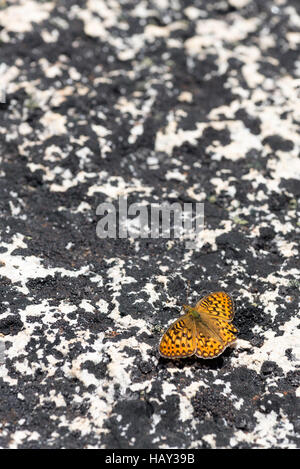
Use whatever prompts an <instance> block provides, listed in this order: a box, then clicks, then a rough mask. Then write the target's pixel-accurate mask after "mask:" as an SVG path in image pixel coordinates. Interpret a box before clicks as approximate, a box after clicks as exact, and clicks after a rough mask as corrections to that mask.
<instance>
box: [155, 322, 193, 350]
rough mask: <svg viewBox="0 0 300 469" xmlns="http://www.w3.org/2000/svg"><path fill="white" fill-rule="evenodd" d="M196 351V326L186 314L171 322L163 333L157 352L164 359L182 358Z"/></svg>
mask: <svg viewBox="0 0 300 469" xmlns="http://www.w3.org/2000/svg"><path fill="white" fill-rule="evenodd" d="M195 349H196V326H195V321H194V318H193V316H192V315H191V314H190V313H188V314H185V315H184V316H181V317H180V318H179V319H177V321H175V322H173V324H171V326H170V327H169V329H168V330H167V331H166V332H165V333H164V335H163V336H162V339H161V341H160V344H159V352H160V354H161V355H162V356H163V357H166V358H184V357H189V356H191V355H194V353H195Z"/></svg>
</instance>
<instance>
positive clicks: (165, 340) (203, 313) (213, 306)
mask: <svg viewBox="0 0 300 469" xmlns="http://www.w3.org/2000/svg"><path fill="white" fill-rule="evenodd" d="M183 308H184V310H185V311H186V313H185V314H184V315H183V316H181V317H180V318H178V319H177V320H176V321H175V322H173V324H171V326H170V327H169V328H168V330H167V331H166V332H165V333H164V335H163V336H162V338H161V341H160V344H159V353H160V355H161V356H162V357H165V358H185V357H190V356H191V355H196V356H197V357H200V358H215V357H217V356H218V355H220V354H221V353H222V352H223V351H224V350H225V348H226V347H227V346H228V345H230V344H232V343H233V342H234V341H235V340H236V336H235V334H236V333H237V332H238V329H237V328H236V327H235V326H234V325H233V324H231V322H232V320H233V318H234V313H235V311H234V304H233V300H232V298H231V297H230V296H229V295H228V294H227V293H225V292H222V291H221V292H214V293H210V294H209V295H207V296H205V297H203V298H202V299H201V300H200V301H198V303H197V304H196V306H195V307H191V306H186V305H184V306H183Z"/></svg>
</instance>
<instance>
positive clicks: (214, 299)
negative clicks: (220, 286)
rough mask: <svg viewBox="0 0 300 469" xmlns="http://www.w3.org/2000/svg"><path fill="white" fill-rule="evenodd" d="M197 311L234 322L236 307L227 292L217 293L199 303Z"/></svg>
mask: <svg viewBox="0 0 300 469" xmlns="http://www.w3.org/2000/svg"><path fill="white" fill-rule="evenodd" d="M195 309H196V310H197V311H199V313H201V312H202V313H204V314H205V313H206V314H209V315H210V316H212V317H218V318H221V319H224V320H225V321H229V322H230V321H232V319H233V317H234V305H233V300H232V298H231V297H230V296H229V295H228V294H227V293H225V292H215V293H210V294H209V295H207V296H205V297H204V298H202V300H200V301H198V303H197V304H196V306H195Z"/></svg>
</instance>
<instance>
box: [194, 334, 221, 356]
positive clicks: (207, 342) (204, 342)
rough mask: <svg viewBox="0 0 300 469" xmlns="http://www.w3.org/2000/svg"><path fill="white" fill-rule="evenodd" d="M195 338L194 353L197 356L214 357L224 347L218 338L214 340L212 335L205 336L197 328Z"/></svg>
mask: <svg viewBox="0 0 300 469" xmlns="http://www.w3.org/2000/svg"><path fill="white" fill-rule="evenodd" d="M196 339H197V346H196V355H197V357H199V358H215V357H217V356H218V355H220V354H221V353H222V352H223V350H224V348H225V346H224V344H223V343H222V342H221V341H220V340H216V339H214V338H213V337H206V336H205V335H204V334H202V332H201V331H199V330H197V333H196Z"/></svg>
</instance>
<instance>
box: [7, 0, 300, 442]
mask: <svg viewBox="0 0 300 469" xmlns="http://www.w3.org/2000/svg"><path fill="white" fill-rule="evenodd" d="M299 7H300V5H299V2H298V0H265V1H263V2H262V1H259V0H228V1H224V0H222V1H221V0H220V1H212V0H193V1H188V0H176V1H173V0H172V1H171V0H143V1H141V0H126V1H122V2H119V1H117V0H87V1H82V0H79V1H76V2H75V1H74V0H58V1H47V0H46V1H37V0H30V1H29V0H19V1H15V0H3V1H0V26H1V30H0V41H1V49H0V54H1V63H0V85H1V87H2V95H1V97H2V99H1V101H2V104H0V157H1V167H0V195H1V197H0V207H1V210H0V215H1V222H0V223H1V226H0V228H1V243H0V281H1V300H2V301H1V311H0V398H1V406H0V445H1V447H2V448H296V447H299V430H300V424H299V417H297V406H296V403H297V392H298V395H299V357H300V353H299V306H298V300H299V285H300V279H299V205H298V200H299V195H300V182H299V179H300V164H299V149H300V132H299V126H300V110H299V85H300V55H299V45H300V8H299ZM0 91H1V90H0ZM120 196H123V197H127V198H128V203H138V204H141V205H145V206H149V205H150V204H154V203H156V204H160V203H162V202H170V203H171V202H179V203H180V204H181V205H182V204H184V203H185V202H202V203H204V210H205V227H204V230H203V232H202V240H203V246H202V248H201V249H198V250H197V249H190V250H188V249H186V247H185V244H184V242H183V241H182V239H169V240H168V239H162V238H160V239H134V238H133V237H131V238H130V239H118V238H116V239H100V238H98V237H97V235H96V226H97V223H98V221H99V219H100V217H99V216H98V215H97V214H96V209H97V206H98V205H99V204H100V203H102V202H110V203H113V204H117V201H118V198H119V197H120ZM218 290H225V291H227V292H228V293H231V295H232V296H233V298H234V300H235V304H236V317H235V320H234V324H235V325H236V326H237V327H238V328H239V330H240V333H239V336H238V340H237V342H236V345H235V347H233V348H227V349H226V351H225V352H224V353H223V354H222V355H221V356H219V357H218V358H216V359H212V360H201V359H197V358H193V357H191V358H187V359H184V360H175V361H174V360H166V359H163V358H160V356H159V353H158V349H157V346H158V343H159V339H160V337H161V333H162V331H163V330H164V329H165V328H166V326H167V325H168V324H170V323H171V322H172V321H174V320H175V319H176V318H177V317H178V316H179V315H180V311H181V310H180V307H181V305H182V304H183V303H186V301H187V300H186V297H187V296H188V301H189V304H194V303H195V302H196V301H197V300H198V299H199V298H200V297H201V296H202V295H203V294H205V292H207V291H218ZM298 415H299V413H298Z"/></svg>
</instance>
